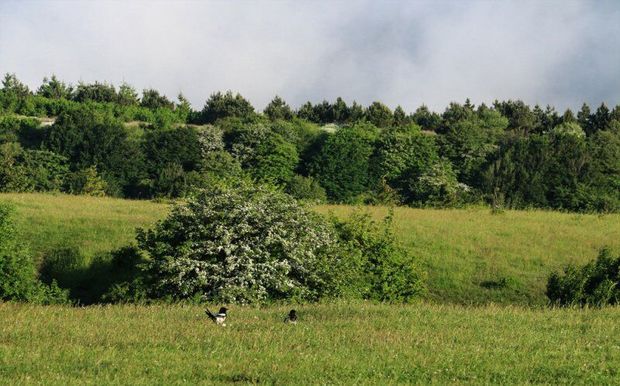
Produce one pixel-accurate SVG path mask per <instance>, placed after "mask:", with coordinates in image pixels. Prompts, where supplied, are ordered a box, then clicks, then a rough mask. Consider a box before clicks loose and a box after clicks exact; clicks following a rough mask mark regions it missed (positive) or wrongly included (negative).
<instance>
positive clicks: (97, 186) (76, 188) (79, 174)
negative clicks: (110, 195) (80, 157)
mask: <svg viewBox="0 0 620 386" xmlns="http://www.w3.org/2000/svg"><path fill="white" fill-rule="evenodd" d="M107 187H108V185H107V183H106V182H105V180H103V179H102V178H101V176H99V174H98V173H97V169H96V168H95V167H94V166H90V167H88V168H85V169H82V170H77V171H75V172H73V173H71V174H69V175H68V176H67V177H66V187H65V190H66V191H67V192H69V193H72V194H83V195H85V196H95V197H101V196H105V195H106V189H107Z"/></svg>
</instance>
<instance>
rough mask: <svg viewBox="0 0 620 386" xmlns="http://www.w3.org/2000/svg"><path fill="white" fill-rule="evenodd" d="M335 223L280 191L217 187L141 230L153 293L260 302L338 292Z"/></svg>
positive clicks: (224, 300) (176, 297)
mask: <svg viewBox="0 0 620 386" xmlns="http://www.w3.org/2000/svg"><path fill="white" fill-rule="evenodd" d="M336 242H337V240H336V239H335V237H334V234H333V233H332V231H331V229H330V227H329V224H327V223H326V222H324V221H322V219H321V217H320V216H319V215H318V214H315V213H313V212H311V211H309V210H307V209H305V208H303V207H302V206H300V205H299V204H297V202H296V201H295V200H293V199H292V198H291V197H289V196H287V195H285V194H283V193H279V192H277V191H276V190H274V189H273V188H269V187H265V186H260V187H255V186H252V185H250V184H248V183H241V184H240V186H238V187H237V188H234V189H233V188H230V187H225V186H214V187H212V188H209V189H206V190H203V191H201V192H200V193H199V194H197V196H196V197H195V198H193V199H190V200H189V201H188V203H187V204H185V205H179V206H176V207H175V208H174V209H173V210H172V212H171V214H170V215H169V216H168V218H166V219H165V220H163V221H160V222H159V223H157V225H156V226H155V228H154V229H152V230H147V231H145V230H140V231H139V232H138V243H139V247H140V248H141V249H142V250H144V251H146V252H147V253H148V254H149V256H150V260H149V261H148V263H147V268H146V272H145V273H146V274H147V279H148V281H149V283H150V285H151V295H152V296H155V297H171V298H173V299H187V298H195V297H196V296H202V295H204V296H205V297H206V298H208V299H209V300H212V301H221V302H238V303H255V302H264V301H266V300H269V299H277V298H296V299H299V300H304V299H305V300H308V299H318V298H319V297H321V296H324V295H326V294H329V293H331V292H333V291H334V281H335V280H334V278H333V270H332V266H333V264H334V263H335V262H336V260H337V259H338V257H337V255H335V253H334V252H335V247H336Z"/></svg>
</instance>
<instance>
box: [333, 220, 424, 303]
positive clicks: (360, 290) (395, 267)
mask: <svg viewBox="0 0 620 386" xmlns="http://www.w3.org/2000/svg"><path fill="white" fill-rule="evenodd" d="M392 219H393V214H392V212H391V211H390V214H389V215H388V216H387V217H386V218H385V219H384V220H383V223H382V224H379V223H377V222H376V221H373V220H372V218H371V217H370V214H369V213H368V212H355V213H353V214H352V215H351V216H349V219H347V220H345V221H341V220H339V219H337V218H335V217H332V222H333V223H334V225H335V229H336V232H337V234H338V239H339V246H340V250H341V251H342V252H343V253H344V255H345V256H346V261H348V262H349V266H348V267H347V269H348V270H349V271H350V272H349V280H350V287H349V288H348V290H349V291H350V292H352V293H353V294H354V295H357V296H361V297H363V298H365V299H373V300H378V301H389V302H394V301H399V302H408V301H411V300H413V299H415V298H416V297H418V296H419V295H421V294H422V293H424V292H425V291H426V288H425V286H424V281H423V275H422V273H421V272H420V271H419V270H418V268H417V267H416V266H415V262H414V258H413V257H412V256H410V255H408V254H407V253H406V251H405V250H404V249H403V248H401V247H400V246H399V245H398V243H397V242H396V239H395V236H394V233H393V231H392Z"/></svg>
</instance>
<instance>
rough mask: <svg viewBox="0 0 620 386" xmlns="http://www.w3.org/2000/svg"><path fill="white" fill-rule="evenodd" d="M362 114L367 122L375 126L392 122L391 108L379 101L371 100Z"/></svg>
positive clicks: (385, 125)
mask: <svg viewBox="0 0 620 386" xmlns="http://www.w3.org/2000/svg"><path fill="white" fill-rule="evenodd" d="M364 115H365V116H366V119H367V120H368V122H370V123H372V124H373V125H375V126H377V127H389V126H392V124H393V123H394V116H393V114H392V110H390V109H389V107H387V106H386V105H384V104H383V103H381V102H372V104H371V105H370V106H368V108H367V109H366V111H365V113H364Z"/></svg>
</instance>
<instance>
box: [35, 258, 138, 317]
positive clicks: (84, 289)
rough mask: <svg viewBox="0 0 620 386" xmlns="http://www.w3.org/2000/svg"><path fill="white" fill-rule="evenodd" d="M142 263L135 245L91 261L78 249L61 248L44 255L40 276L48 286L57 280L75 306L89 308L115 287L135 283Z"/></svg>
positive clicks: (103, 298)
mask: <svg viewBox="0 0 620 386" xmlns="http://www.w3.org/2000/svg"><path fill="white" fill-rule="evenodd" d="M142 262H144V259H143V257H142V255H141V254H140V252H139V251H138V249H137V248H136V247H134V246H127V247H123V248H120V249H117V250H115V251H112V252H107V253H100V254H97V255H95V256H94V257H93V258H92V259H88V258H87V257H86V256H84V254H82V253H81V251H80V250H79V248H77V247H74V246H69V247H60V248H55V249H52V250H50V251H49V252H47V253H46V254H45V256H44V258H43V262H42V264H41V267H40V277H41V280H42V281H43V282H45V283H51V282H52V280H56V282H57V283H58V285H59V286H60V287H61V288H65V289H68V290H69V295H70V298H71V300H72V301H73V302H74V303H75V304H77V305H89V304H95V303H100V302H102V301H103V300H105V295H106V294H108V293H109V292H110V290H111V288H113V287H114V286H115V285H120V284H121V283H127V282H131V281H132V280H134V279H135V278H136V277H137V276H138V274H139V265H140V264H141V263H142Z"/></svg>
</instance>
